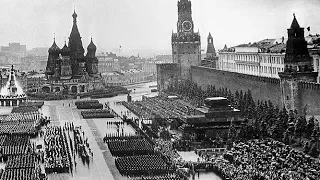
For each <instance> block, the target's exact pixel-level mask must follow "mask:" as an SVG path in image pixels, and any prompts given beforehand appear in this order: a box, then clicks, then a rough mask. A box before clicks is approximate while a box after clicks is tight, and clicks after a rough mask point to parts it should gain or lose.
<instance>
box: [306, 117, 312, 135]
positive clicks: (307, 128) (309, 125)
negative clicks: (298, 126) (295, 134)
mask: <svg viewBox="0 0 320 180" xmlns="http://www.w3.org/2000/svg"><path fill="white" fill-rule="evenodd" d="M313 129H314V116H312V117H310V119H309V121H308V123H307V125H306V128H305V135H306V138H307V139H309V138H310V136H311V134H312V133H313Z"/></svg>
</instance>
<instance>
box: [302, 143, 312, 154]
mask: <svg viewBox="0 0 320 180" xmlns="http://www.w3.org/2000/svg"><path fill="white" fill-rule="evenodd" d="M309 151H310V146H309V142H306V143H304V145H303V152H304V153H308V152H309Z"/></svg>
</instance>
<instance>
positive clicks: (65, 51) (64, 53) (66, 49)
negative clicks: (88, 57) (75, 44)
mask: <svg viewBox="0 0 320 180" xmlns="http://www.w3.org/2000/svg"><path fill="white" fill-rule="evenodd" d="M70 53H71V50H70V48H69V47H68V46H67V43H66V42H64V46H63V48H62V49H61V55H62V56H69V55H70Z"/></svg>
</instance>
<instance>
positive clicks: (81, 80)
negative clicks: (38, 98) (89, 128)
mask: <svg viewBox="0 0 320 180" xmlns="http://www.w3.org/2000/svg"><path fill="white" fill-rule="evenodd" d="M72 17H73V26H72V30H71V33H70V37H69V43H68V45H67V43H66V42H65V44H64V46H63V48H62V49H60V48H59V47H58V46H57V44H56V42H55V38H54V41H53V44H52V46H51V47H50V48H49V50H48V52H49V55H48V61H47V66H46V72H45V75H46V79H47V83H49V82H51V84H50V85H48V84H46V85H44V86H43V87H42V90H43V91H46V92H59V91H62V88H63V89H68V90H69V91H70V92H72V93H81V92H88V91H89V89H91V88H90V87H89V85H90V84H92V83H96V82H97V81H96V80H101V75H100V73H99V72H98V59H97V57H96V56H95V53H96V50H97V47H96V45H95V44H94V43H93V41H92V38H91V42H90V44H89V45H88V47H87V54H86V55H84V54H85V53H84V48H83V46H82V41H81V36H80V33H79V30H78V26H77V14H76V12H75V11H74V13H73V14H72ZM90 82H92V83H90Z"/></svg>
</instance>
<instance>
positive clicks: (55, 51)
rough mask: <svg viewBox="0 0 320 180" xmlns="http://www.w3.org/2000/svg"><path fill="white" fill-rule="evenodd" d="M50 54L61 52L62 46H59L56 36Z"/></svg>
mask: <svg viewBox="0 0 320 180" xmlns="http://www.w3.org/2000/svg"><path fill="white" fill-rule="evenodd" d="M48 52H49V54H59V53H60V48H59V47H58V46H57V44H56V41H55V38H54V40H53V44H52V46H51V47H50V48H49V50H48Z"/></svg>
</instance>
